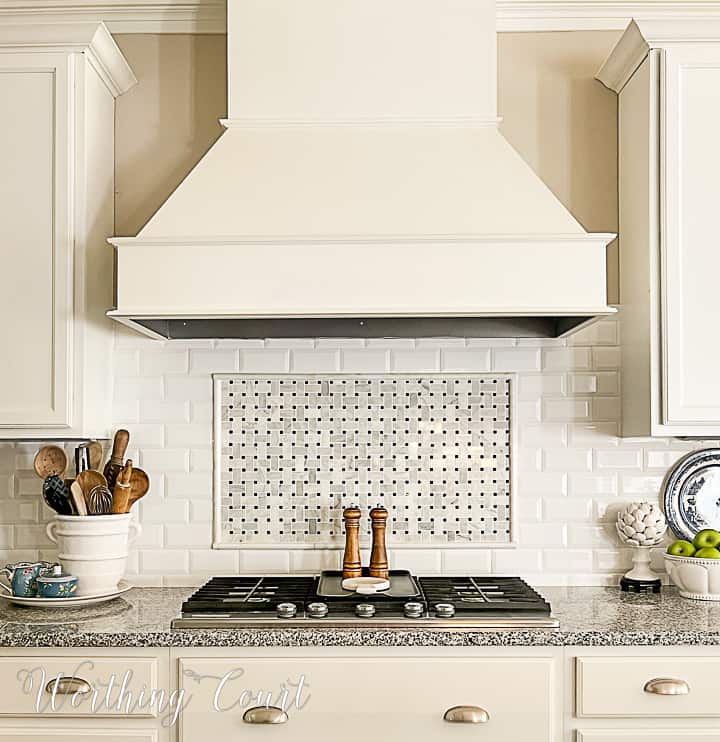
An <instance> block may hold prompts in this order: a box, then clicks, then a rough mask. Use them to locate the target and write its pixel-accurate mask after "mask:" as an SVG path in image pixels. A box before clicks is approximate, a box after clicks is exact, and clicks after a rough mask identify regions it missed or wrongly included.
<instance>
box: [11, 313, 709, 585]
mask: <svg viewBox="0 0 720 742" xmlns="http://www.w3.org/2000/svg"><path fill="white" fill-rule="evenodd" d="M619 334H620V333H619V326H618V323H617V321H616V320H615V319H610V320H604V321H602V322H596V323H593V324H592V325H590V326H588V327H586V328H584V329H583V330H581V331H580V332H578V333H575V334H573V335H571V336H570V337H569V338H567V339H560V340H553V341H549V342H548V341H544V340H542V339H538V340H536V339H532V338H530V339H527V340H520V341H518V340H515V339H512V338H506V339H496V338H469V339H467V340H465V339H463V338H421V339H418V340H413V339H399V340H383V339H379V340H369V341H366V340H363V339H361V338H339V339H336V338H319V339H313V338H301V339H297V340H296V339H291V340H283V339H269V340H267V341H263V340H247V341H244V340H228V341H216V342H214V341H201V342H188V343H178V342H158V341H153V340H150V339H148V338H145V337H142V336H140V335H137V334H136V333H133V332H132V331H130V330H125V329H124V328H119V327H118V328H117V333H116V338H115V350H114V352H113V367H114V369H115V374H116V376H115V391H114V397H113V400H112V405H113V420H112V424H113V425H114V426H115V427H119V426H125V427H127V428H128V429H129V430H130V432H131V435H132V440H131V451H132V454H133V456H136V457H137V461H138V465H140V466H142V467H143V468H144V469H146V470H147V471H148V473H149V474H150V477H151V481H152V485H151V490H150V493H149V494H148V496H147V497H146V498H145V500H144V501H143V502H142V503H140V504H139V506H138V508H136V510H137V511H138V515H139V518H140V522H141V523H142V525H143V527H144V530H145V534H144V536H143V537H142V539H141V541H140V545H139V547H138V548H137V549H134V550H133V551H132V552H131V554H130V558H129V563H128V573H129V574H130V575H131V579H132V581H133V582H134V583H135V584H153V585H160V584H164V585H172V584H179V585H180V584H181V585H194V584H198V583H200V582H202V581H203V579H205V578H206V577H207V576H208V575H211V574H222V573H231V574H232V573H235V572H237V571H238V570H241V571H244V572H248V573H250V572H256V573H257V572H276V573H277V572H287V571H288V570H292V571H298V572H307V573H314V572H317V571H319V570H320V569H327V568H338V567H339V565H340V560H341V558H342V552H341V551H338V550H325V549H318V550H315V549H296V550H293V549H288V550H277V549H260V550H258V549H244V550H242V551H235V550H213V549H211V539H212V535H211V524H212V520H213V501H212V449H211V435H212V429H211V426H212V405H211V402H212V395H211V389H212V385H211V379H210V374H211V373H212V372H221V371H222V372H224V371H231V372H233V371H238V370H239V371H241V372H243V373H258V374H262V373H285V372H288V371H294V372H297V373H303V374H312V373H337V372H342V373H371V374H374V373H378V374H385V373H388V372H392V371H393V370H395V369H397V370H399V369H408V370H412V371H419V372H420V373H425V372H434V373H437V372H446V371H447V372H452V373H463V372H466V373H472V372H487V371H489V370H495V371H506V372H513V373H516V374H517V385H516V387H515V390H516V391H515V417H514V420H515V427H516V431H517V444H518V445H517V449H516V453H517V456H516V459H515V462H514V463H515V470H516V475H517V485H516V490H515V513H516V518H517V528H516V531H515V538H516V540H517V543H518V548H503V549H492V548H486V547H481V548H470V549H465V548H439V547H438V548H434V549H415V548H410V549H407V550H405V549H403V550H399V549H392V548H391V550H390V553H391V555H393V556H392V558H393V563H394V564H402V565H407V566H408V568H410V569H413V570H414V571H416V572H417V571H425V572H426V573H432V572H445V573H456V574H459V573H466V574H485V573H488V572H495V573H503V574H521V575H525V576H526V577H527V578H528V579H531V580H532V581H533V582H534V583H535V584H537V585H542V584H551V583H552V584H565V583H568V582H570V583H572V584H582V583H583V582H591V583H593V584H611V585H616V584H617V579H618V576H619V575H620V574H621V573H623V572H624V571H626V570H627V569H628V568H629V566H630V564H629V559H630V555H629V551H628V550H627V549H623V548H621V547H620V546H619V545H618V544H617V540H616V539H615V538H614V535H613V522H614V519H615V517H616V514H617V512H618V510H619V509H621V508H622V507H624V505H625V504H626V503H627V502H629V501H632V500H638V499H649V500H653V501H657V499H658V497H659V493H660V489H661V486H662V481H663V478H664V476H665V474H666V472H667V470H668V468H670V467H671V466H673V465H674V464H675V463H676V461H677V460H678V459H679V458H681V457H682V456H683V455H685V453H687V452H688V451H690V450H693V449H695V448H699V447H702V446H704V445H708V443H707V442H702V441H693V442H682V441H676V440H663V439H633V440H623V439H620V438H618V437H617V436H618V430H619V422H620V397H619V394H620V388H621V385H622V383H621V382H622V379H621V375H622V374H621V369H620V363H621V353H620V348H619V342H620V338H619ZM709 445H713V444H712V443H710V444H709ZM36 448H37V446H36V445H35V444H25V443H0V561H2V560H4V561H3V563H5V562H13V561H18V560H21V559H28V560H33V561H35V560H36V559H37V558H38V557H39V555H41V554H42V555H45V556H48V557H50V558H55V557H56V552H55V550H54V547H53V545H52V544H51V543H50V542H49V541H48V540H47V538H46V536H45V522H46V521H48V520H49V519H50V518H51V517H52V513H51V511H50V510H49V509H48V508H47V506H45V505H44V503H42V499H41V481H40V480H39V479H38V477H37V476H36V475H35V474H34V472H33V471H32V461H33V457H34V453H35V450H36ZM69 450H71V449H69ZM538 465H539V466H541V467H542V470H538ZM563 539H565V540H566V541H567V545H565V541H564V540H563ZM364 554H365V560H366V561H367V558H368V555H367V552H366V550H365V551H364ZM660 566H661V565H660Z"/></svg>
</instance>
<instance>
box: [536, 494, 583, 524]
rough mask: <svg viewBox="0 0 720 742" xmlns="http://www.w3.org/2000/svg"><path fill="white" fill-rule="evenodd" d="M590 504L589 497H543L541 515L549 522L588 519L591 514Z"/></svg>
mask: <svg viewBox="0 0 720 742" xmlns="http://www.w3.org/2000/svg"><path fill="white" fill-rule="evenodd" d="M592 504H593V503H592V500H591V499H590V498H589V497H545V498H543V501H542V508H543V516H544V519H545V520H546V521H549V522H551V523H564V522H566V521H584V520H589V519H590V518H592V514H593V510H592Z"/></svg>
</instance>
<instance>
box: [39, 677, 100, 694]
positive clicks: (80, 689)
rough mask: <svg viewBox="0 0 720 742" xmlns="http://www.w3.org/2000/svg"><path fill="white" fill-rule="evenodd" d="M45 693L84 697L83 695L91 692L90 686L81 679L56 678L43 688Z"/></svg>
mask: <svg viewBox="0 0 720 742" xmlns="http://www.w3.org/2000/svg"><path fill="white" fill-rule="evenodd" d="M56 688H57V690H56ZM45 692H46V693H50V694H52V693H57V694H58V695H61V696H70V695H73V694H75V693H80V694H82V695H84V694H85V693H91V692H92V686H91V685H90V683H88V682H87V680H83V679H82V678H60V680H58V679H57V678H56V679H55V680H51V681H50V682H49V683H48V684H47V685H46V686H45Z"/></svg>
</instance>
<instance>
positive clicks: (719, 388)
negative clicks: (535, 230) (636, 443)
mask: <svg viewBox="0 0 720 742" xmlns="http://www.w3.org/2000/svg"><path fill="white" fill-rule="evenodd" d="M713 39H715V40H716V41H713ZM598 77H599V79H600V80H601V81H602V82H603V83H605V85H607V86H608V87H610V88H612V89H613V90H615V91H617V92H618V94H619V128H620V132H619V135H620V136H619V174H620V176H619V177H620V185H619V188H620V303H621V305H622V310H621V321H622V324H621V334H622V346H623V359H622V367H623V435H625V436H637V435H640V436H648V435H650V436H668V435H669V436H698V437H715V436H720V344H719V343H718V342H717V340H716V334H717V328H718V327H719V326H720V302H719V301H718V296H719V294H720V292H719V290H718V289H719V287H720V251H719V250H718V248H717V218H718V210H719V205H720V137H719V136H718V122H720V25H717V24H716V23H715V24H714V23H713V22H708V21H707V20H706V21H702V22H697V24H696V23H678V22H675V23H673V24H672V25H666V24H663V23H652V22H644V23H640V22H638V23H633V24H631V25H630V27H629V28H628V30H627V31H626V32H625V34H624V36H623V37H622V39H621V40H620V42H619V43H618V45H617V46H616V48H615V49H614V50H613V52H612V54H611V55H610V57H609V58H608V60H607V61H606V62H605V64H604V66H603V68H602V69H601V70H600V73H599V74H598Z"/></svg>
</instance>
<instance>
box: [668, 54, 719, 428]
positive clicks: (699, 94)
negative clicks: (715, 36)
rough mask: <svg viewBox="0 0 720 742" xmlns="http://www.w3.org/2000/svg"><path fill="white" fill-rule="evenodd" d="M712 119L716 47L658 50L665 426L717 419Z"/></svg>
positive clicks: (715, 97)
mask: <svg viewBox="0 0 720 742" xmlns="http://www.w3.org/2000/svg"><path fill="white" fill-rule="evenodd" d="M718 121H720V46H718V45H702V44H688V45H684V46H680V47H671V48H669V49H666V50H664V51H663V55H662V65H661V169H662V173H661V211H662V215H661V229H660V233H661V240H660V244H661V273H662V285H663V294H662V335H663V338H662V361H663V373H662V382H663V383H662V396H663V399H662V402H663V404H662V413H663V418H664V419H663V422H664V423H665V424H667V425H685V426H687V425H693V424H698V425H701V424H706V425H707V424H720V343H718V342H717V334H718V328H720V250H719V249H718V210H719V205H720V137H719V136H718ZM700 432H702V431H700ZM715 432H717V427H716V428H715Z"/></svg>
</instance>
